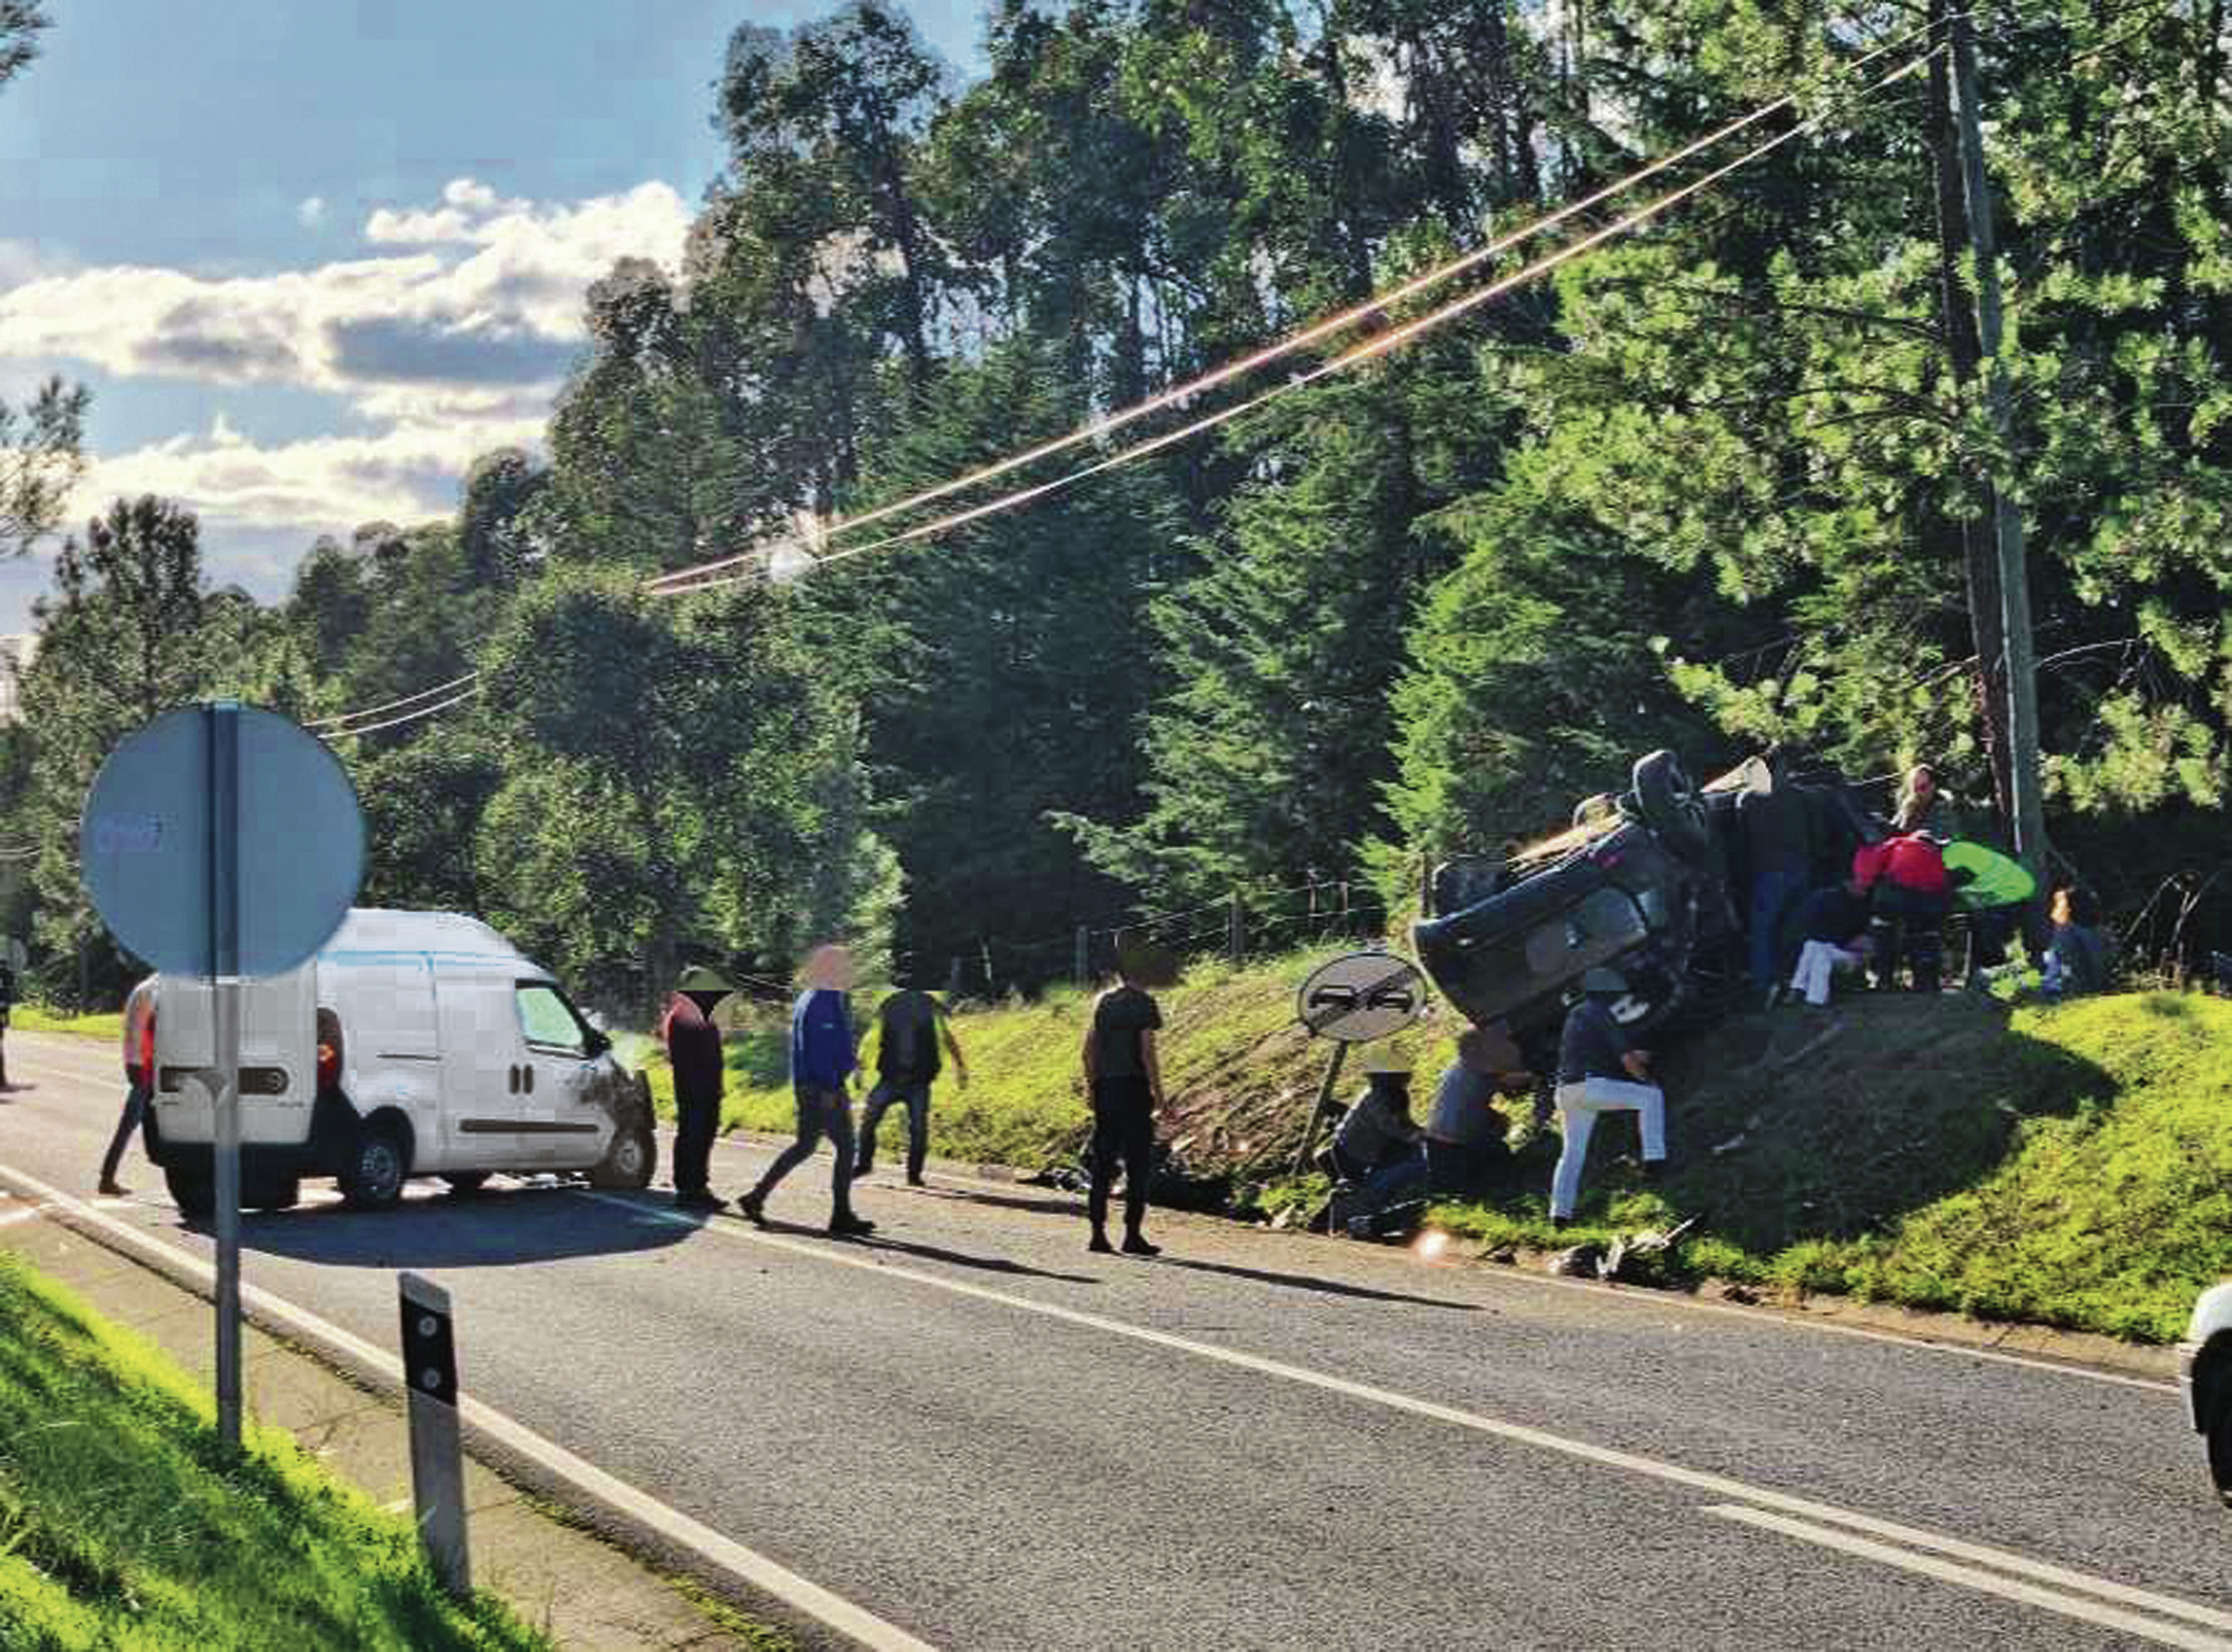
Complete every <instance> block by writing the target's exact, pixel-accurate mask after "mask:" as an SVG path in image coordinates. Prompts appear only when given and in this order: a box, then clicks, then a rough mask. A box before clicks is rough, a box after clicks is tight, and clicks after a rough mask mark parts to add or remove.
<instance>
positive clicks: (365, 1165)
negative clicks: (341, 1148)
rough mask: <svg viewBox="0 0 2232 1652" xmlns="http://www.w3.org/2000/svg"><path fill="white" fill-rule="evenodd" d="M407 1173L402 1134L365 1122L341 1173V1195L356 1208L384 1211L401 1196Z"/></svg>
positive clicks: (394, 1129) (407, 1166)
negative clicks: (347, 1166) (347, 1164)
mask: <svg viewBox="0 0 2232 1652" xmlns="http://www.w3.org/2000/svg"><path fill="white" fill-rule="evenodd" d="M409 1173H410V1161H409V1156H408V1149H406V1148H405V1147H404V1146H403V1135H402V1132H401V1131H400V1130H397V1129H396V1128H395V1127H394V1126H393V1125H391V1124H373V1125H367V1127H366V1128H365V1129H364V1130H361V1131H359V1132H358V1136H357V1145H356V1147H354V1148H352V1149H351V1150H350V1155H349V1168H348V1169H347V1170H345V1171H342V1175H341V1196H342V1198H343V1199H344V1200H346V1201H347V1202H348V1203H349V1204H353V1205H355V1206H356V1207H357V1208H358V1209H359V1210H367V1211H377V1210H385V1209H386V1208H387V1207H388V1206H389V1205H391V1204H394V1203H395V1202H396V1201H397V1200H398V1199H399V1198H401V1197H402V1196H403V1179H404V1177H406V1176H407V1175H408V1174H409Z"/></svg>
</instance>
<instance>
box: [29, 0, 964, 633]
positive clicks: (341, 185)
mask: <svg viewBox="0 0 2232 1652" xmlns="http://www.w3.org/2000/svg"><path fill="white" fill-rule="evenodd" d="M47 9H48V12H49V14H50V15H51V16H52V17H53V19H54V28H53V29H50V30H49V31H48V33H47V35H46V37H45V50H44V53H43V54H42V56H41V57H40V58H39V60H38V61H37V62H35V63H33V64H32V65H31V67H30V68H29V70H26V71H25V72H24V73H23V74H22V75H21V77H19V78H17V79H16V81H15V82H14V83H13V84H12V85H11V86H8V87H7V88H6V89H5V90H4V91H0V394H4V395H7V396H9V397H11V398H13V397H15V396H18V395H20V394H21V392H22V390H24V389H25V388H26V387H27V386H29V385H30V384H32V383H34V382H37V380H38V378H40V377H41V376H42V375H44V374H47V373H51V372H59V373H62V374H65V375H66V376H68V377H70V378H73V379H77V380H79V381H82V382H86V383H87V384H89V385H91V386H92V387H93V390H94V393H95V394H94V409H93V424H92V447H93V450H94V453H95V458H96V461H97V464H96V469H95V475H94V477H93V478H92V480H91V481H90V483H89V485H88V488H87V489H86V493H85V494H84V495H83V496H82V497H81V500H80V505H79V509H78V511H77V513H76V514H77V515H79V516H82V515H84V514H87V513H88V512H89V511H90V510H91V509H92V508H94V507H95V505H97V504H98V503H99V502H101V501H102V500H104V499H105V498H107V497H111V496H112V495H114V494H115V493H118V492H121V491H133V492H136V491H140V490H142V489H152V490H153V491H157V492H162V493H167V494H170V495H172V496H174V497H178V498H180V499H181V500H182V501H183V502H184V503H185V504H186V505H190V506H192V507H193V508H194V509H196V510H197V511H199V512H200V513H201V514H202V521H203V543H204V547H205V549H206V552H207V554H208V560H209V563H210V573H211V576H212V578H213V579H215V580H216V581H218V583H224V582H227V581H230V580H234V579H238V580H240V581H241V582H242V583H244V584H246V585H247V586H248V587H249V588H251V589H252V590H254V591H256V592H257V593H258V594H259V595H260V596H267V597H268V596H276V595H278V594H280V593H281V592H283V591H284V588H285V584H286V581H287V579H288V578H289V576H290V575H291V572H292V567H293V565H294V563H295V562H297V561H298V560H299V559H300V557H301V554H302V552H303V550H304V549H306V548H307V547H308V546H309V542H310V540H311V539H312V538H315V537H316V536H317V534H318V533H320V532H323V531H344V532H345V531H346V530H348V529H349V528H350V527H353V526H354V525H355V524H356V523H357V522H360V521H365V520H367V519H369V518H371V517H375V516H383V517H388V518H391V519H393V520H398V521H405V520H416V519H419V518H423V517H425V516H431V515H434V514H440V513H441V512H442V511H444V510H446V509H447V508H448V507H449V505H451V504H452V503H453V502H454V489H455V482H456V478H457V476H458V475H460V474H461V473H462V472H463V469H464V466H465V463H466V462H467V461H468V460H469V459H470V458H471V457H472V456H473V455H474V454H475V453H477V452H480V451H483V450H484V449H485V448H489V447H492V446H497V445H500V444H501V443H503V442H506V441H514V440H533V438H534V436H535V434H536V432H537V431H539V428H540V424H541V420H542V415H544V414H545V413H546V412H547V410H548V405H549V397H550V394H551V392H552V390H554V389H555V386H556V375H557V374H560V373H562V372H563V370H564V363H565V361H566V360H567V359H568V358H570V356H571V354H572V351H573V349H576V348H577V347H578V345H579V342H580V327H579V308H580V306H579V300H580V294H581V289H582V288H583V287H585V286H586V285H587V284H588V282H589V280H591V279H594V277H595V275H596V274H597V273H598V272H599V271H600V270H601V269H602V268H603V267H605V266H607V265H608V264H609V262H610V260H611V259H612V258H614V257H616V256H620V255H622V254H623V253H635V254H638V255H642V256H649V257H655V258H657V259H660V260H661V261H663V262H671V260H672V259H673V257H674V256H675V254H676V253H677V252H678V251H679V238H680V234H681V229H682V226H684V225H685V224H686V223H687V220H688V214H689V212H690V210H691V209H692V208H693V207H694V206H695V204H696V201H698V199H699V198H700V196H701V194H702V193H703V191H704V187H705V185H707V183H708V182H710V181H711V179H712V177H713V176H714V174H715V173H716V171H717V170H718V169H719V167H720V163H721V152H720V145H719V144H718V143H717V141H716V140H715V138H714V136H713V134H712V129H711V127H709V125H708V123H707V122H708V116H709V113H710V111H711V109H712V81H713V78H714V77H715V75H716V74H717V73H718V71H719V69H720V64H721V52H722V48H723V46H724V45H725V44H726V42H727V40H728V37H729V31H730V30H731V29H734V28H735V27H736V25H737V24H738V23H741V22H754V23H760V24H768V25H775V26H778V27H781V26H788V25H792V24H795V23H797V22H800V21H806V20H808V19H810V18H811V17H814V16H817V15H819V14H821V13H822V12H825V11H827V10H828V9H829V8H828V6H827V5H819V4H798V5H772V4H762V3H758V0H645V3H644V4H639V5H637V6H633V7H628V6H614V5H612V4H586V3H585V0H534V3H532V4H530V3H528V0H226V4H224V5H223V6H192V5H184V4H178V0H49V4H48V8H47ZM909 10H910V12H912V14H913V16H914V17H915V20H916V21H917V22H918V24H919V25H920V26H921V28H922V29H923V31H924V33H925V34H926V35H927V37H928V38H929V39H930V41H931V43H932V44H933V45H935V46H936V47H937V48H938V50H940V51H941V52H942V53H944V54H945V55H946V56H947V57H948V58H949V59H951V61H953V62H956V63H957V64H960V65H961V66H962V67H964V68H967V67H968V66H969V65H970V64H972V62H975V54H976V38H977V35H978V33H979V22H978V15H977V13H978V0H935V4H933V3H931V0H918V4H912V5H910V7H909ZM47 579H48V576H47V570H46V566H45V558H44V557H41V556H35V557H33V558H32V559H30V560H29V561H27V562H25V563H14V564H0V631H11V630H17V629H23V626H24V624H25V623H26V616H27V613H28V610H29V603H30V600H31V598H32V596H35V595H37V592H39V591H40V590H42V589H44V588H45V586H46V584H47Z"/></svg>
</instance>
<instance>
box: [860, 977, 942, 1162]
mask: <svg viewBox="0 0 2232 1652" xmlns="http://www.w3.org/2000/svg"><path fill="white" fill-rule="evenodd" d="M941 1047H943V1053H944V1054H945V1055H948V1056H951V1057H952V1058H953V1076H954V1077H955V1078H956V1079H958V1080H959V1081H960V1085H961V1088H962V1089H968V1063H967V1062H966V1061H964V1060H963V1059H962V1058H961V1046H960V1040H957V1039H955V1038H954V1036H953V1026H952V1023H951V1021H950V1020H949V1019H948V1018H947V1015H946V1010H945V1006H944V1004H943V1002H941V1001H940V1000H939V999H938V998H937V996H936V995H935V993H931V992H926V991H924V990H922V989H921V988H920V987H918V986H904V987H902V988H901V989H900V990H898V991H896V992H894V993H893V994H892V995H891V996H890V997H888V998H886V999H885V1000H884V1001H883V1002H882V1003H881V1004H879V1005H878V1006H877V1008H876V1088H875V1089H872V1090H870V1091H869V1094H868V1105H867V1106H866V1107H865V1108H864V1109H863V1110H862V1111H861V1157H860V1162H859V1163H856V1164H854V1165H853V1167H852V1174H853V1175H854V1177H855V1178H858V1177H861V1176H865V1175H867V1174H868V1173H869V1171H871V1170H873V1169H875V1168H876V1132H877V1130H879V1129H880V1128H882V1125H883V1122H884V1114H885V1113H887V1112H889V1111H890V1109H891V1105H892V1104H893V1103H894V1102H895V1101H896V1102H904V1103H906V1105H907V1185H908V1186H909V1187H910V1188H919V1187H921V1186H922V1166H923V1163H924V1161H925V1160H927V1158H928V1157H929V1155H930V1087H931V1085H933V1084H935V1082H936V1081H937V1077H938V1073H939V1070H940V1067H941V1065H942V1064H941V1062H940V1061H939V1053H940V1049H941Z"/></svg>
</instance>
